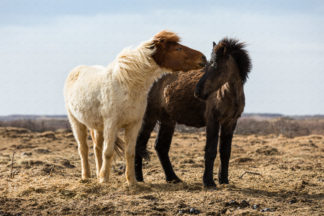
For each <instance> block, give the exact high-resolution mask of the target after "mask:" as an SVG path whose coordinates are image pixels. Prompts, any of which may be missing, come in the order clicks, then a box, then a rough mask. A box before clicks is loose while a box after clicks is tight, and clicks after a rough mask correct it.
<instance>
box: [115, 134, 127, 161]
mask: <svg viewBox="0 0 324 216" xmlns="http://www.w3.org/2000/svg"><path fill="white" fill-rule="evenodd" d="M124 151H125V141H124V140H123V139H122V138H120V137H119V136H117V138H116V141H115V146H114V152H115V153H116V155H117V156H118V157H122V156H123V155H124Z"/></svg>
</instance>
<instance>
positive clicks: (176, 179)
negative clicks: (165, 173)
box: [166, 178, 182, 184]
mask: <svg viewBox="0 0 324 216" xmlns="http://www.w3.org/2000/svg"><path fill="white" fill-rule="evenodd" d="M166 182H167V183H171V184H178V183H181V182H182V180H181V179H179V178H174V179H170V180H169V179H167V180H166Z"/></svg>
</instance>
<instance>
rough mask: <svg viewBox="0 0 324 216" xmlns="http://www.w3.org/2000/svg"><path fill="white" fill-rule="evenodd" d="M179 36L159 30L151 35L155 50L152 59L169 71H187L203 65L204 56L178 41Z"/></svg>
mask: <svg viewBox="0 0 324 216" xmlns="http://www.w3.org/2000/svg"><path fill="white" fill-rule="evenodd" d="M179 41H180V38H179V37H178V36H177V35H176V34H175V33H173V32H169V31H161V32H159V33H158V34H156V35H155V36H154V37H153V46H152V48H155V49H156V51H155V53H154V54H153V59H154V60H155V62H156V63H157V64H158V65H159V66H160V67H162V68H167V69H169V70H171V71H188V70H194V69H199V68H202V67H203V66H205V64H206V62H207V60H206V57H205V56H204V55H203V54H202V53H201V52H199V51H197V50H194V49H191V48H189V47H186V46H184V45H182V44H180V43H179Z"/></svg>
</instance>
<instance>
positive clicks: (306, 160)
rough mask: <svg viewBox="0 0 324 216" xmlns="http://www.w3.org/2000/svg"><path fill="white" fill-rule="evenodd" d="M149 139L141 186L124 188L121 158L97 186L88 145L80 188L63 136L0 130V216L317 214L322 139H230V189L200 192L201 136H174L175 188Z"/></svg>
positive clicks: (73, 149) (323, 169)
mask: <svg viewBox="0 0 324 216" xmlns="http://www.w3.org/2000/svg"><path fill="white" fill-rule="evenodd" d="M154 138H155V134H153V136H152V138H151V140H150V142H149V145H148V146H149V151H150V152H151V160H150V161H146V162H145V164H144V178H145V183H139V184H138V185H137V187H136V188H129V187H128V186H127V185H126V180H125V177H124V173H123V172H124V161H123V160H122V159H116V161H115V163H114V165H113V171H112V175H111V178H110V182H109V184H99V183H98V182H97V180H96V178H95V175H94V174H95V165H94V156H93V150H92V144H91V141H90V140H89V145H90V146H91V150H90V162H91V170H92V177H93V178H91V179H90V180H88V181H81V180H80V159H79V155H78V152H77V146H76V143H75V141H74V139H73V136H72V134H71V133H70V132H66V131H63V130H61V131H56V132H42V133H40V132H31V131H29V130H27V129H19V128H9V127H7V128H5V127H2V128H0V215H189V214H199V215H324V136H320V135H309V136H300V137H295V138H286V137H283V136H278V135H235V137H234V140H233V147H232V157H231V161H230V170H229V171H230V172H229V173H230V174H229V180H230V184H229V185H217V189H216V190H206V189H204V188H203V187H202V173H203V169H204V167H203V161H204V157H203V154H204V153H203V148H204V143H205V133H204V132H196V133H180V132H177V133H176V134H175V136H174V139H173V144H172V146H171V151H170V157H171V161H172V162H173V165H174V168H175V171H176V173H177V174H178V176H179V177H180V178H181V179H182V180H183V183H180V184H167V183H166V182H165V180H164V174H163V171H162V168H161V166H160V164H159V161H158V159H157V156H156V154H155V152H154V147H153V143H154ZM13 156H14V157H13ZM218 159H219V157H217V161H216V168H215V178H216V176H217V167H218V165H219V161H218Z"/></svg>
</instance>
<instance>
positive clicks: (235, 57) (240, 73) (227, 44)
mask: <svg viewBox="0 0 324 216" xmlns="http://www.w3.org/2000/svg"><path fill="white" fill-rule="evenodd" d="M244 47H245V44H244V43H241V42H239V41H238V40H234V39H228V38H225V39H223V40H221V41H220V42H219V43H218V44H217V45H216V43H215V42H213V51H212V54H211V59H210V61H209V62H208V63H207V65H206V66H205V68H204V75H203V76H202V78H201V79H200V80H199V82H198V84H197V86H196V89H195V96H196V97H198V98H200V99H203V100H205V99H207V98H208V96H209V95H210V94H211V93H212V92H214V91H217V90H218V89H219V88H220V87H221V86H222V85H224V84H225V83H227V82H231V81H234V82H239V83H241V84H242V85H243V84H244V83H245V81H246V80H247V78H248V73H249V72H250V70H251V61H250V57H249V55H248V53H247V51H246V50H245V49H244Z"/></svg>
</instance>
